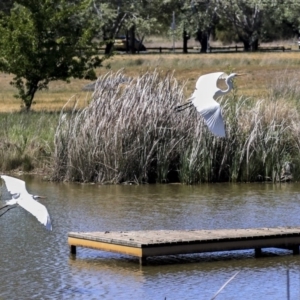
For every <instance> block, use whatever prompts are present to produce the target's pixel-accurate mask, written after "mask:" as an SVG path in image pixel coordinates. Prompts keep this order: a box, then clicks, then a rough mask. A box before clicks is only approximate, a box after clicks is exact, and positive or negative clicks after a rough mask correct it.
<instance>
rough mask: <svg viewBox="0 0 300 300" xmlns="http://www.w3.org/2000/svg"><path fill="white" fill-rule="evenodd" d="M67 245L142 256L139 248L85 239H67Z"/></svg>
mask: <svg viewBox="0 0 300 300" xmlns="http://www.w3.org/2000/svg"><path fill="white" fill-rule="evenodd" d="M68 244H69V245H70V246H78V247H85V248H92V249H97V250H103V251H110V252H117V253H122V254H128V255H133V256H138V257H142V256H143V254H142V249H141V248H135V247H129V246H122V245H117V244H110V243H104V242H97V241H92V240H86V239H79V238H73V237H68Z"/></svg>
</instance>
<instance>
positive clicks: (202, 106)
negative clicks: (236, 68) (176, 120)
mask: <svg viewBox="0 0 300 300" xmlns="http://www.w3.org/2000/svg"><path fill="white" fill-rule="evenodd" d="M238 75H239V74H236V73H232V74H230V75H227V74H226V73H224V72H215V73H210V74H206V75H202V76H200V77H199V79H198V80H197V82H196V89H195V91H194V92H193V94H192V96H191V97H190V98H189V99H188V100H190V101H189V102H187V103H186V104H183V105H180V106H178V107H177V110H178V111H181V110H183V109H185V108H188V107H189V106H190V105H189V104H193V105H194V106H195V107H196V109H197V111H198V112H199V113H200V114H201V115H202V116H203V118H204V120H205V123H206V125H207V127H208V128H209V129H210V131H211V132H212V133H213V134H214V135H216V136H219V137H225V126H224V121H223V117H222V112H221V106H220V104H219V103H218V102H217V101H216V99H217V98H218V97H220V96H223V95H225V94H227V93H229V92H230V91H231V89H232V88H233V83H232V79H233V78H234V77H235V76H238ZM219 79H225V82H226V84H227V89H226V90H221V89H220V88H218V87H217V81H218V80H219ZM187 105H188V106H187Z"/></svg>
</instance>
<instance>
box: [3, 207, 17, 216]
mask: <svg viewBox="0 0 300 300" xmlns="http://www.w3.org/2000/svg"><path fill="white" fill-rule="evenodd" d="M7 207H8V208H7ZM15 207H17V205H4V206H2V207H0V210H1V209H4V208H7V210H6V211H5V212H3V213H2V214H0V217H1V216H3V215H4V214H5V213H7V212H8V211H9V210H11V209H13V208H15Z"/></svg>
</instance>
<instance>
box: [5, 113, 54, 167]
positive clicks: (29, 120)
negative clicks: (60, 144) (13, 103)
mask: <svg viewBox="0 0 300 300" xmlns="http://www.w3.org/2000/svg"><path fill="white" fill-rule="evenodd" d="M58 116H59V114H58V113H56V114H55V113H48V112H19V113H1V114H0V135H1V141H0V169H1V171H2V172H7V171H11V170H16V169H17V170H20V171H25V172H28V171H32V170H33V169H38V168H43V169H45V168H50V164H51V163H52V161H51V158H52V154H53V151H54V143H53V137H54V132H55V128H56V126H57V122H58Z"/></svg>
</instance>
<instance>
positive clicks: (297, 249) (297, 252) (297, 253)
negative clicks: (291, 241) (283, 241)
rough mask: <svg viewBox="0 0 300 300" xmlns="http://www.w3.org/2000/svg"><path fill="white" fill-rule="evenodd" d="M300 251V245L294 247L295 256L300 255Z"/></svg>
mask: <svg viewBox="0 0 300 300" xmlns="http://www.w3.org/2000/svg"><path fill="white" fill-rule="evenodd" d="M299 254H300V251H299V245H297V246H294V247H293V255H299Z"/></svg>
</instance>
